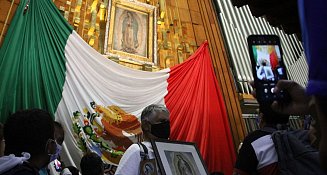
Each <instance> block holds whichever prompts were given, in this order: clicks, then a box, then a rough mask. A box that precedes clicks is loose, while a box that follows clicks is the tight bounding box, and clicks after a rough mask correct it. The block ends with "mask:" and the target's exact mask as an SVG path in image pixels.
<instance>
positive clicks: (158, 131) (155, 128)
mask: <svg viewBox="0 0 327 175" xmlns="http://www.w3.org/2000/svg"><path fill="white" fill-rule="evenodd" d="M151 134H152V135H154V136H156V137H158V138H161V139H168V138H169V135H170V123H169V121H166V122H163V123H158V124H152V125H151Z"/></svg>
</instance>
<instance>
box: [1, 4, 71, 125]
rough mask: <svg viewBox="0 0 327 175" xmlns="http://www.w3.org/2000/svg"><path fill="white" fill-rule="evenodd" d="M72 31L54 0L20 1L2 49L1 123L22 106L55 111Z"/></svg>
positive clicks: (61, 86) (23, 107)
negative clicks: (67, 45) (65, 51)
mask: <svg viewBox="0 0 327 175" xmlns="http://www.w3.org/2000/svg"><path fill="white" fill-rule="evenodd" d="M28 3H29V8H28V9H27V10H26V12H25V14H24V8H25V6H26V4H28ZM71 32H72V28H71V26H69V24H68V23H67V21H66V20H65V19H64V18H63V17H62V16H61V15H60V13H59V11H58V9H57V8H56V6H55V5H54V4H53V2H52V1H51V0H30V1H29V0H21V1H20V4H19V6H18V8H17V10H16V14H15V16H14V18H13V20H12V22H11V24H10V27H9V30H8V32H7V35H6V38H5V41H4V43H3V45H2V47H1V49H0V82H1V89H0V122H4V121H5V120H6V118H7V117H8V115H9V114H11V113H14V112H16V111H17V110H20V109H28V108H42V109H46V110H48V111H49V112H50V113H52V114H54V112H55V111H56V108H57V106H58V104H59V102H60V99H61V95H62V88H63V85H64V82H65V72H66V68H65V62H66V60H65V53H64V49H65V45H66V41H67V38H68V36H69V35H70V33H71Z"/></svg>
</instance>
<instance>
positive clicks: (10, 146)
mask: <svg viewBox="0 0 327 175" xmlns="http://www.w3.org/2000/svg"><path fill="white" fill-rule="evenodd" d="M4 138H5V140H6V147H5V155H9V154H14V155H16V156H20V155H21V153H22V152H28V153H30V154H31V156H32V157H33V156H37V155H42V154H44V153H46V145H47V142H48V140H49V139H54V126H53V119H52V118H51V115H50V114H49V113H48V112H47V111H44V110H41V109H29V110H20V111H18V112H16V113H14V114H12V115H11V116H10V117H9V118H8V119H7V121H6V123H5V126H4Z"/></svg>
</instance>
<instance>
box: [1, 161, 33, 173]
mask: <svg viewBox="0 0 327 175" xmlns="http://www.w3.org/2000/svg"><path fill="white" fill-rule="evenodd" d="M14 174H15V175H39V172H38V171H37V170H36V169H35V168H32V167H30V166H28V165H26V164H25V163H24V164H22V165H17V166H15V167H14V168H12V169H11V170H9V171H7V172H5V173H3V175H14Z"/></svg>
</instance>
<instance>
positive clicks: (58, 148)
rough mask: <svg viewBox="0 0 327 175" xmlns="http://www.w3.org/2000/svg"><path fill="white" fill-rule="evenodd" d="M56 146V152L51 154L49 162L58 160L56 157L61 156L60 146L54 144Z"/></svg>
mask: <svg viewBox="0 0 327 175" xmlns="http://www.w3.org/2000/svg"><path fill="white" fill-rule="evenodd" d="M56 145H57V149H56V152H55V153H54V154H51V157H50V162H52V161H54V160H56V159H58V157H59V156H60V154H61V150H62V146H60V145H59V144H58V143H56Z"/></svg>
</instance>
